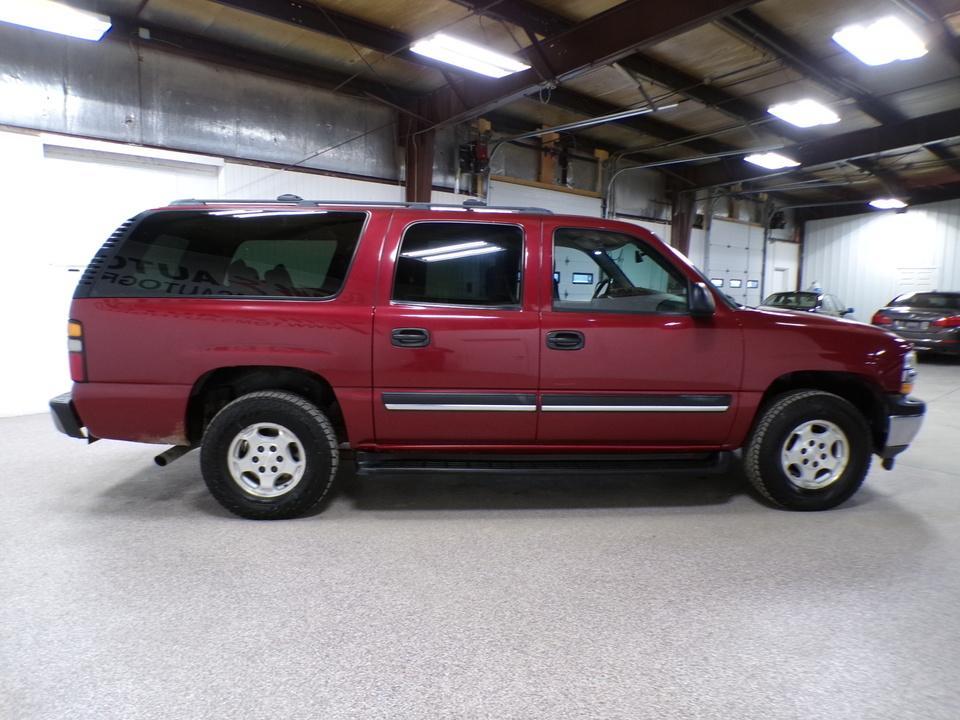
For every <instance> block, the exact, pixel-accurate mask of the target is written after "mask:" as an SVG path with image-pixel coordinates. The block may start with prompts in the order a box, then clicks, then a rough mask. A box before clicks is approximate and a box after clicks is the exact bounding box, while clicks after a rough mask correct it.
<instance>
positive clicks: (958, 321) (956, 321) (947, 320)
mask: <svg viewBox="0 0 960 720" xmlns="http://www.w3.org/2000/svg"><path fill="white" fill-rule="evenodd" d="M930 324H931V325H933V326H934V327H939V328H955V327H960V315H952V316H950V317H942V318H940V319H939V320H934V321H933V322H932V323H930Z"/></svg>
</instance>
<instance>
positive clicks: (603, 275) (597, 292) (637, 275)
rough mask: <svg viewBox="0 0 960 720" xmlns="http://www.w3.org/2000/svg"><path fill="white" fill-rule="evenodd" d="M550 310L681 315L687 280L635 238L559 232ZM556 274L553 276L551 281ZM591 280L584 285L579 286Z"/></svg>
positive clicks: (572, 230) (568, 230) (576, 230)
mask: <svg viewBox="0 0 960 720" xmlns="http://www.w3.org/2000/svg"><path fill="white" fill-rule="evenodd" d="M553 270H554V272H555V273H559V280H556V279H555V280H554V286H553V309H554V310H561V311H564V310H590V311H601V312H604V311H606V312H636V313H685V312H687V310H688V305H687V281H686V280H685V279H684V277H683V276H682V275H681V274H680V273H679V272H677V270H676V269H675V268H673V267H672V266H671V265H670V264H669V263H667V262H666V261H665V260H664V259H663V258H662V257H660V256H659V255H658V254H656V253H654V252H653V251H652V250H651V249H650V248H649V247H648V246H647V245H646V244H644V243H643V242H642V241H641V240H639V239H638V238H635V237H632V236H630V235H624V234H622V233H614V232H607V231H603V230H589V229H582V228H563V229H559V230H557V231H556V232H555V233H554V237H553ZM556 277H557V275H556V274H555V275H554V278H556ZM584 278H590V282H589V283H583V282H582V281H583V279H584Z"/></svg>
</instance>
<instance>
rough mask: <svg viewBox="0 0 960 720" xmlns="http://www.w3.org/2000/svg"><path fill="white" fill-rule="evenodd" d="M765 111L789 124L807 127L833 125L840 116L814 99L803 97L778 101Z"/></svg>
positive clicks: (838, 120)
mask: <svg viewBox="0 0 960 720" xmlns="http://www.w3.org/2000/svg"><path fill="white" fill-rule="evenodd" d="M767 112H768V113H770V114H771V115H776V116H777V117H778V118H780V119H781V120H786V121H787V122H788V123H790V124H791V125H796V126H797V127H802V128H808V127H814V126H815V125H833V123H838V122H840V116H839V115H837V114H836V113H835V112H834V111H833V110H831V109H830V108H828V107H827V106H825V105H821V104H820V103H818V102H817V101H816V100H811V99H810V98H804V99H803V100H797V101H796V102H786V103H779V104H777V105H773V106H771V107H769V108H767Z"/></svg>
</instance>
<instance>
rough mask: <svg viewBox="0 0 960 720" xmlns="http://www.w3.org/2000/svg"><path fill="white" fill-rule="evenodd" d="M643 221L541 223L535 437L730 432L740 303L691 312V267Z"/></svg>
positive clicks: (682, 445) (624, 440)
mask: <svg viewBox="0 0 960 720" xmlns="http://www.w3.org/2000/svg"><path fill="white" fill-rule="evenodd" d="M646 235H647V233H646V231H645V230H643V229H642V228H637V229H636V231H635V232H633V231H631V232H612V231H609V230H602V229H585V228H570V227H565V226H564V225H563V223H562V222H556V221H554V222H547V223H544V240H543V242H544V251H545V252H544V255H545V258H544V266H545V268H552V277H549V275H550V273H549V271H548V272H547V273H544V275H545V282H544V285H543V288H544V292H545V291H546V290H547V288H551V290H552V292H551V294H552V297H553V300H552V302H549V303H547V302H544V306H545V307H544V312H543V320H542V330H541V333H542V334H541V339H540V345H541V363H540V389H541V398H540V399H541V403H542V413H541V418H540V422H539V429H538V434H537V437H538V440H539V441H540V442H542V443H553V444H567V445H583V444H585V445H608V446H611V447H617V446H625V445H629V446H635V447H643V446H646V447H650V448H659V449H662V448H668V447H669V448H676V449H694V448H697V447H706V446H716V445H720V444H722V443H724V442H725V440H726V438H727V435H728V434H729V431H730V427H731V424H732V420H733V416H734V411H735V408H736V404H737V391H738V388H739V383H740V374H741V368H742V363H743V339H742V333H741V331H740V328H739V325H738V323H737V321H736V319H735V317H734V311H732V310H731V309H730V308H728V307H726V306H721V307H718V310H717V314H716V315H715V316H714V317H711V318H706V319H699V318H693V317H691V315H690V313H689V310H688V304H687V296H688V287H689V283H690V281H691V280H694V275H693V274H692V273H690V272H689V270H688V269H686V268H683V269H682V270H681V269H680V268H677V267H676V266H674V265H673V264H672V263H671V262H670V261H668V259H667V258H665V257H663V256H662V255H661V254H660V253H659V252H657V251H656V250H655V249H654V247H653V244H652V243H650V242H649V239H650V238H648V237H646ZM548 283H549V284H548Z"/></svg>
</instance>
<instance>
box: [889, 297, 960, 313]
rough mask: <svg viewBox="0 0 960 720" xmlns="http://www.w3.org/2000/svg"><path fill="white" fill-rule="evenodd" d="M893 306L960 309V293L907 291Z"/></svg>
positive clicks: (893, 302)
mask: <svg viewBox="0 0 960 720" xmlns="http://www.w3.org/2000/svg"><path fill="white" fill-rule="evenodd" d="M890 305H892V306H893V307H915V308H927V309H929V310H958V309H960V295H957V294H955V293H907V294H906V295H901V296H900V297H898V298H896V299H895V300H893V301H892V302H891V303H890Z"/></svg>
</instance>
